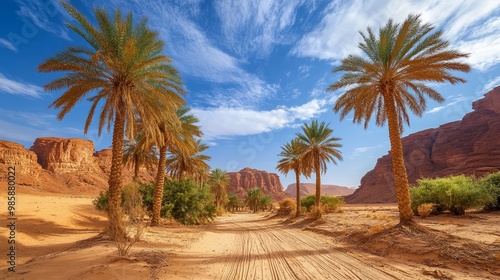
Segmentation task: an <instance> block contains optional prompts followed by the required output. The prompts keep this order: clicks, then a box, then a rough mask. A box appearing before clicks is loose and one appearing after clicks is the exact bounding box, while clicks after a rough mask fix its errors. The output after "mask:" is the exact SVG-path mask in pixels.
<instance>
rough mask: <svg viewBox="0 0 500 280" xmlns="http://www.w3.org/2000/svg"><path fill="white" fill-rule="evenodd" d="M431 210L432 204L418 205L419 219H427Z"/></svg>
mask: <svg viewBox="0 0 500 280" xmlns="http://www.w3.org/2000/svg"><path fill="white" fill-rule="evenodd" d="M433 208H434V204H432V203H424V204H420V205H419V206H418V207H417V210H418V215H419V216H420V217H421V218H427V217H429V215H430V214H431V213H432V210H433Z"/></svg>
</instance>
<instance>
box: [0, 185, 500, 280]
mask: <svg viewBox="0 0 500 280" xmlns="http://www.w3.org/2000/svg"><path fill="white" fill-rule="evenodd" d="M2 202H3V203H4V205H5V203H6V197H5V196H3V197H2ZM17 205H18V207H19V210H18V214H17V217H18V220H17V232H16V240H17V248H18V249H17V252H16V253H17V260H16V261H17V267H16V272H7V266H6V262H5V261H2V262H1V266H0V269H1V270H2V273H1V274H0V278H1V279H500V215H499V213H498V212H496V213H495V212H493V213H469V214H467V215H466V216H465V217H454V216H448V215H441V216H431V217H429V218H427V219H419V218H417V221H418V223H419V224H421V225H423V226H425V227H426V228H428V229H429V231H428V232H420V231H412V229H408V228H398V229H389V230H387V228H389V227H390V226H391V225H394V224H396V223H397V214H398V213H397V209H396V206H395V205H345V206H343V207H342V209H341V211H340V212H338V213H332V214H327V215H324V217H323V220H322V221H312V220H311V219H309V218H307V217H304V218H300V219H294V218H289V217H283V216H275V215H272V214H269V213H259V214H251V213H236V214H225V215H223V216H221V217H218V218H217V219H216V220H215V223H214V224H211V225H203V226H183V225H179V224H176V223H174V222H165V223H164V225H162V226H161V227H156V228H147V229H146V230H145V232H144V233H143V236H142V239H141V241H140V242H138V243H137V244H136V245H135V246H134V247H133V248H132V250H131V253H130V255H129V256H128V257H124V258H122V257H119V256H118V254H117V250H116V248H115V246H114V244H113V243H112V242H110V241H109V240H108V239H107V238H106V236H105V235H103V234H102V232H103V231H104V230H105V227H106V216H105V214H104V213H102V212H99V211H96V210H95V209H94V208H93V205H92V198H91V197H78V196H67V195H54V194H34V193H31V194H22V193H21V194H18V204H17ZM0 218H1V219H3V220H4V221H5V220H6V219H7V216H6V214H4V213H2V215H1V216H0ZM2 232H3V233H2V234H1V237H0V244H2V245H1V246H0V248H2V252H3V251H6V250H7V239H6V236H7V233H6V228H5V227H3V228H2ZM2 255H3V256H4V258H6V257H5V255H6V254H3V253H2Z"/></svg>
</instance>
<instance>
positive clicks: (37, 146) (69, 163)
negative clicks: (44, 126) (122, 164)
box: [0, 137, 156, 195]
mask: <svg viewBox="0 0 500 280" xmlns="http://www.w3.org/2000/svg"><path fill="white" fill-rule="evenodd" d="M9 166H14V167H15V168H16V185H17V186H20V187H21V189H22V190H23V191H28V192H30V191H35V192H40V191H43V192H53V193H66V194H78V195H96V194H98V193H99V192H100V191H105V190H107V189H108V178H109V172H110V170H111V149H105V150H102V151H98V152H95V153H94V144H93V142H92V141H89V140H84V139H77V138H71V139H68V138H57V137H44V138H38V139H36V140H35V142H34V144H33V146H32V147H31V148H30V150H27V149H26V148H25V147H24V146H23V145H21V144H18V143H15V142H10V141H4V140H0V181H1V182H6V181H7V176H8V174H7V172H8V171H7V170H8V167H9ZM154 175H156V169H152V170H148V169H146V168H141V169H140V173H139V177H140V178H141V179H142V180H144V181H151V180H153V179H154ZM132 177H133V170H132V169H131V168H124V170H123V177H122V178H123V183H124V185H125V184H128V183H131V182H132V181H133V178H132Z"/></svg>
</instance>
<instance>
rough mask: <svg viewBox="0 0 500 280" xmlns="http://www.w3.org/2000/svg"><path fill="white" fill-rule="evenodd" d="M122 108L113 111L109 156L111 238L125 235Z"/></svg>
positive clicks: (123, 124) (123, 121)
mask: <svg viewBox="0 0 500 280" xmlns="http://www.w3.org/2000/svg"><path fill="white" fill-rule="evenodd" d="M121 112H122V110H117V111H116V113H115V123H114V127H113V143H112V156H111V172H110V174H109V180H108V185H109V200H108V203H109V212H108V217H109V236H110V237H111V238H112V239H117V238H118V239H121V238H122V237H124V236H125V229H124V227H123V224H122V221H121V218H122V209H121V202H122V199H121V191H122V171H123V131H124V127H125V119H124V116H123V115H122V114H121Z"/></svg>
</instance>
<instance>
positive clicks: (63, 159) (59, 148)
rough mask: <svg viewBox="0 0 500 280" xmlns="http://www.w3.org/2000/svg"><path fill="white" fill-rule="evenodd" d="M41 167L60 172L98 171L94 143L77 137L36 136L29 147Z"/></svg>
mask: <svg viewBox="0 0 500 280" xmlns="http://www.w3.org/2000/svg"><path fill="white" fill-rule="evenodd" d="M30 150H31V151H33V152H34V153H35V154H36V155H37V156H38V163H39V164H40V165H41V166H42V168H44V169H46V170H48V171H51V172H54V173H58V174H62V173H68V172H75V171H99V167H98V165H97V164H96V163H95V161H94V156H93V155H94V143H93V142H92V141H90V140H84V139H77V138H56V137H44V138H37V139H36V140H35V143H34V144H33V146H32V147H31V148H30Z"/></svg>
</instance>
